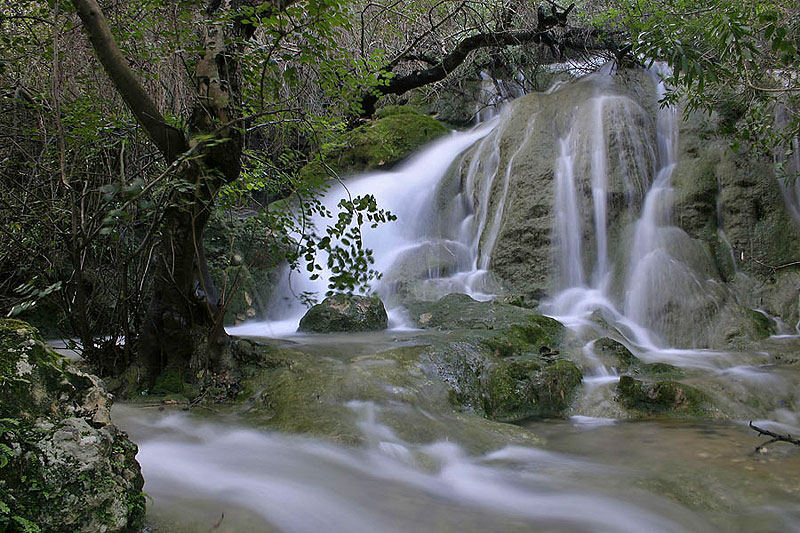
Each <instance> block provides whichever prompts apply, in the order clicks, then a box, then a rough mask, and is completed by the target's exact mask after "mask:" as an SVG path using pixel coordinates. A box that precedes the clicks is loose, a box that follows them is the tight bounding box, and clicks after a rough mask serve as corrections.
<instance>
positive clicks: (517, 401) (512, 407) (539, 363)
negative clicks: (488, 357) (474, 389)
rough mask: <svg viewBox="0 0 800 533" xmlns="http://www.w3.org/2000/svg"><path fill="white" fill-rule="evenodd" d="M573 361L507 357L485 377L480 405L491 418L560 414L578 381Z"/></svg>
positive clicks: (523, 417)
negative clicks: (481, 403) (481, 404)
mask: <svg viewBox="0 0 800 533" xmlns="http://www.w3.org/2000/svg"><path fill="white" fill-rule="evenodd" d="M581 377H582V376H581V371H580V369H578V367H577V366H575V363H573V362H571V361H566V360H563V359H559V360H555V361H546V360H543V359H541V358H517V357H514V358H508V359H505V360H502V361H499V362H497V363H495V364H494V365H492V366H491V367H490V368H489V369H488V371H487V372H486V374H485V376H484V382H483V384H484V386H483V405H484V409H485V411H486V414H487V416H489V418H492V419H493V420H500V421H505V422H515V421H519V420H523V419H525V418H530V417H548V416H561V415H562V414H563V413H564V411H565V410H566V409H567V408H568V407H569V404H570V401H571V400H572V398H573V397H574V395H575V392H576V390H577V388H578V386H579V385H580V383H581Z"/></svg>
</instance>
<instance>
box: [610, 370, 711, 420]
mask: <svg viewBox="0 0 800 533" xmlns="http://www.w3.org/2000/svg"><path fill="white" fill-rule="evenodd" d="M617 395H618V396H617V397H618V400H619V401H620V403H622V405H624V406H625V407H626V408H628V409H631V410H633V411H638V412H640V413H643V414H654V415H655V414H669V415H682V416H698V417H699V416H704V415H707V414H708V412H709V410H710V406H711V401H710V398H709V397H708V395H706V394H705V393H704V392H702V391H700V390H699V389H696V388H695V387H692V386H690V385H686V384H685V383H680V382H678V381H671V380H669V381H658V382H656V383H652V384H651V383H644V382H642V381H640V380H638V379H634V378H632V377H631V376H622V377H621V378H620V379H619V383H618V384H617Z"/></svg>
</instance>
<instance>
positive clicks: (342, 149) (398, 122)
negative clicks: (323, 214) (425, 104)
mask: <svg viewBox="0 0 800 533" xmlns="http://www.w3.org/2000/svg"><path fill="white" fill-rule="evenodd" d="M447 131H448V129H447V128H446V127H445V126H444V125H443V124H441V123H440V122H438V121H436V120H435V119H433V118H431V117H429V116H426V115H422V114H420V113H417V112H416V111H413V110H411V109H407V108H402V107H399V106H394V107H391V108H389V109H385V110H384V112H383V114H382V115H381V116H380V118H378V119H377V120H374V121H372V122H370V123H368V124H365V125H363V126H359V127H358V128H355V129H353V130H351V131H348V132H345V133H343V134H341V135H340V136H339V137H338V138H337V139H336V140H334V141H333V142H331V143H329V144H327V145H325V146H324V147H323V148H322V153H321V155H320V156H319V158H318V159H316V160H314V161H311V162H310V163H309V164H307V165H306V166H305V167H303V168H302V169H301V170H300V178H301V179H303V180H305V181H308V182H313V183H324V182H326V181H327V180H328V178H329V177H330V175H329V171H328V168H330V169H331V170H333V171H334V172H336V173H337V174H339V175H340V176H344V175H347V174H354V173H356V172H361V171H364V170H369V169H379V168H380V169H388V168H390V167H392V166H393V165H395V164H396V163H398V162H399V161H401V160H402V159H405V158H406V157H408V156H409V155H411V154H412V153H413V152H414V151H415V150H417V149H419V148H420V147H422V146H423V145H425V144H427V143H429V142H431V141H433V140H435V139H437V138H438V137H441V136H442V135H444V134H445V133H447ZM326 167H328V168H326Z"/></svg>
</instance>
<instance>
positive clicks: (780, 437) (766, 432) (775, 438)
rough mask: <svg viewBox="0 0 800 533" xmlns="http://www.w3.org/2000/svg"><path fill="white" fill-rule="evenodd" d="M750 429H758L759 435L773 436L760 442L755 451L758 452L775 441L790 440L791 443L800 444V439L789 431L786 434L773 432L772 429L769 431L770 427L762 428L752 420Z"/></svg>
mask: <svg viewBox="0 0 800 533" xmlns="http://www.w3.org/2000/svg"><path fill="white" fill-rule="evenodd" d="M750 429H752V430H754V431H757V432H758V434H759V436H760V435H766V436H767V437H772V438H771V439H769V440H768V441H765V442H763V443H761V444H759V445H758V446H756V448H755V450H754V452H755V453H758V452H759V451H760V450H761V448H763V447H764V446H766V445H767V444H772V443H773V442H789V443H791V444H794V445H795V446H800V439H795V438H794V437H792V436H791V435H789V434H788V433H787V434H786V435H781V434H779V433H773V432H772V431H769V430H768V429H763V428H760V427H758V426H756V425H755V424H753V421H752V420H751V421H750Z"/></svg>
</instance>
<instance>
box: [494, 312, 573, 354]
mask: <svg viewBox="0 0 800 533" xmlns="http://www.w3.org/2000/svg"><path fill="white" fill-rule="evenodd" d="M563 340H564V325H563V324H561V323H560V322H558V321H557V320H554V319H552V318H549V317H546V316H542V315H531V316H528V317H527V319H526V320H524V321H523V323H521V324H515V325H513V326H511V327H510V328H508V329H507V330H505V331H503V332H502V333H500V334H498V335H495V336H493V337H491V338H489V339H487V340H486V341H485V343H486V345H487V346H488V347H489V349H490V350H492V351H493V352H494V354H495V355H497V356H499V357H510V356H513V355H520V354H524V353H543V352H550V351H551V350H553V349H554V348H557V347H559V346H561V344H562V342H563Z"/></svg>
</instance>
